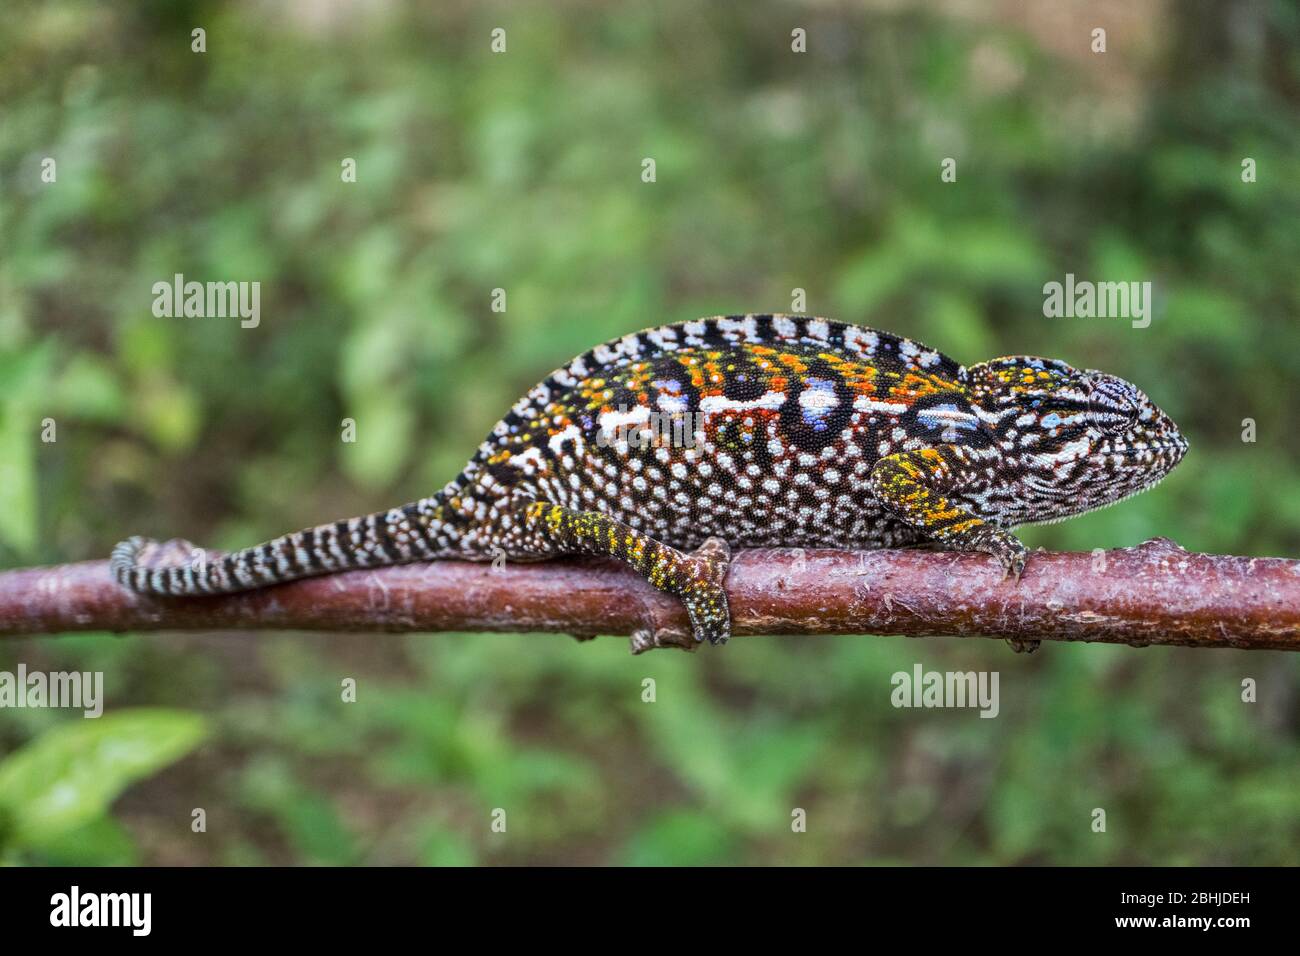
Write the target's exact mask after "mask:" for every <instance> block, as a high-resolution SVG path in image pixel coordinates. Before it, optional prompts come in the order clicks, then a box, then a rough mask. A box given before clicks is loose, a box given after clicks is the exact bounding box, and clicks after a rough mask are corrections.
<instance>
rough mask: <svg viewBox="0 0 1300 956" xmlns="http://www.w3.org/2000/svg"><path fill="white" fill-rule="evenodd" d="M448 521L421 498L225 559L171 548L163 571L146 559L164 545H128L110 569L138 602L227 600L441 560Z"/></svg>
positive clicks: (437, 504)
mask: <svg viewBox="0 0 1300 956" xmlns="http://www.w3.org/2000/svg"><path fill="white" fill-rule="evenodd" d="M448 517H449V516H447V509H445V507H444V506H443V503H442V500H441V496H435V497H433V498H423V499H421V500H420V501H416V502H412V503H411V504H408V505H404V506H402V507H400V508H393V509H392V510H390V511H377V512H375V513H374V514H371V515H366V516H365V517H361V518H350V519H348V520H346V521H336V522H334V523H332V524H323V525H318V526H317V527H315V528H307V529H304V530H302V531H295V532H293V533H292V534H286V535H281V536H280V537H278V538H273V539H272V540H270V541H267V542H265V543H263V544H259V545H255V546H253V547H251V548H245V549H244V550H242V551H234V552H231V553H230V554H210V553H208V552H206V551H204V550H203V549H201V548H192V549H191V548H183V549H178V548H176V546H175V545H172V550H180V551H181V553H180V554H178V555H176V557H174V558H170V559H169V560H168V563H166V564H163V565H161V566H154V564H153V563H152V562H151V561H149V560H148V558H149V553H148V552H150V551H153V550H155V549H158V548H165V547H166V545H159V544H158V542H156V541H152V540H150V539H149V538H141V537H134V538H127V539H126V540H125V541H123V542H121V543H120V544H118V546H117V547H115V548H114V549H113V554H112V557H111V558H110V559H109V566H110V568H111V569H112V572H113V577H114V578H116V579H117V581H118V583H120V584H122V585H124V586H125V587H128V588H130V589H131V590H132V591H137V592H139V593H141V594H175V595H193V594H228V593H230V592H232V591H248V590H251V589H253V588H260V587H266V586H267V585H271V584H280V583H283V582H285V581H296V580H298V579H299V578H308V577H313V576H315V575H318V574H330V573H332V572H335V571H345V570H348V569H350V568H376V567H383V566H385V565H391V564H405V563H407V562H410V561H424V560H431V559H433V558H439V557H446V556H447V554H448V553H449V550H450V545H451V543H452V542H453V541H454V540H455V538H456V536H457V535H456V529H455V527H454V526H453V524H452V523H451V522H450V521H448V520H447V519H448ZM142 558H143V559H145V561H144V563H141V559H142Z"/></svg>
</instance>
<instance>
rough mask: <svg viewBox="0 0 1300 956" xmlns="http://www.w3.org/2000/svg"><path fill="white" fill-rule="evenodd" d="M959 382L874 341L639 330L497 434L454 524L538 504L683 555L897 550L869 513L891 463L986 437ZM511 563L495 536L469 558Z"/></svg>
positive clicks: (894, 340) (596, 352)
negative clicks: (718, 548) (587, 514)
mask: <svg viewBox="0 0 1300 956" xmlns="http://www.w3.org/2000/svg"><path fill="white" fill-rule="evenodd" d="M959 371H960V367H959V366H958V365H957V364H956V363H955V362H953V361H952V360H951V359H949V358H947V357H946V356H944V355H942V354H940V353H938V352H935V351H933V350H930V349H927V348H925V347H924V346H922V345H919V344H917V343H915V342H912V341H910V340H908V339H903V338H900V337H898V336H894V335H890V334H888V333H884V332H877V331H874V330H871V329H866V328H863V327H860V326H853V325H845V324H842V323H838V322H831V321H827V320H823V319H812V318H802V317H795V316H779V315H778V316H772V315H752V316H734V317H721V318H709V319H701V320H698V321H694V322H686V323H679V324H676V325H669V326H664V327H661V328H657V329H651V330H648V331H645V332H640V333H636V334H633V335H628V336H625V337H624V338H622V339H619V340H616V341H614V342H610V343H607V344H605V345H602V346H600V347H598V348H596V349H593V350H592V351H590V352H588V353H586V354H585V355H583V356H580V357H579V358H577V359H575V360H574V361H573V362H571V363H570V364H569V365H568V366H566V367H564V368H562V369H559V370H557V371H556V372H555V373H553V374H552V375H551V376H549V377H548V378H547V379H546V380H545V381H544V382H543V383H542V384H540V385H539V386H538V387H537V388H535V389H533V390H532V392H530V393H529V395H528V396H527V397H526V398H525V399H524V400H521V401H520V402H519V403H518V404H517V405H516V406H515V407H514V409H513V410H512V411H511V413H510V414H509V415H507V416H506V417H505V419H503V420H502V422H501V423H500V424H499V425H498V426H497V427H496V429H494V431H493V434H492V435H491V436H489V438H488V440H487V442H485V443H484V445H483V447H482V448H480V450H479V454H478V455H477V456H475V460H474V461H473V462H471V463H470V466H469V467H468V468H467V469H466V473H465V475H464V476H462V479H461V481H460V482H459V485H460V487H459V489H458V493H459V495H460V496H461V501H462V502H463V507H464V509H465V510H466V511H468V510H470V509H472V508H473V507H474V504H473V503H481V502H485V501H486V502H490V503H491V504H489V510H490V509H491V508H492V507H493V506H494V505H495V506H496V507H497V508H498V509H499V510H501V511H509V510H511V509H512V508H515V507H518V504H519V502H521V501H527V500H531V499H534V498H539V499H543V500H546V501H550V502H554V503H557V504H561V505H565V506H566V507H569V508H573V509H581V510H596V511H600V512H603V513H606V514H609V515H611V516H614V517H617V518H619V519H621V520H622V521H625V522H626V523H627V524H628V525H630V526H631V527H633V528H636V529H638V530H641V531H644V532H646V533H647V534H650V535H653V536H654V537H656V538H659V539H660V540H663V541H665V542H667V543H669V544H672V545H674V546H677V547H680V548H693V547H696V546H697V545H698V544H700V543H701V542H703V541H704V540H705V539H706V538H708V537H710V536H712V535H719V536H722V537H725V538H726V540H727V541H728V542H729V543H731V544H733V545H737V546H760V545H785V546H799V545H827V546H829V545H836V546H840V547H846V546H847V547H884V546H890V545H895V544H907V543H911V542H914V541H916V540H917V539H918V537H919V536H918V535H917V533H916V532H915V531H914V530H913V529H912V528H910V527H908V526H907V525H905V524H903V523H902V522H899V521H895V520H893V519H892V518H891V517H890V516H889V515H888V514H886V513H885V512H883V510H882V509H881V508H880V507H879V506H878V505H877V504H876V502H875V499H874V498H873V497H872V495H871V494H870V491H869V486H868V478H869V476H870V473H871V469H872V467H873V466H874V465H875V463H876V461H877V460H878V459H880V458H881V457H883V456H884V455H887V454H892V453H895V452H898V451H902V450H905V449H906V450H911V449H914V448H919V447H922V446H924V445H925V444H926V443H927V440H928V439H929V438H930V437H933V438H934V439H935V440H940V439H942V438H943V437H944V436H947V438H948V439H949V440H952V439H953V438H955V437H960V436H962V435H968V436H970V439H971V440H972V441H976V442H978V441H979V440H980V438H981V435H980V432H979V422H978V419H977V418H976V417H975V416H974V414H972V412H971V409H970V407H969V404H968V403H967V402H966V401H965V399H964V398H963V395H962V392H961V390H960V386H959V385H958V384H957V376H958V373H959ZM465 544H466V546H467V547H471V548H473V549H474V550H478V549H480V548H482V547H483V546H484V545H485V544H486V545H488V546H489V547H491V546H494V545H496V546H502V547H504V550H505V551H506V552H507V553H511V554H514V553H520V554H521V555H523V554H526V553H531V552H534V551H535V550H536V546H537V542H535V541H529V540H526V539H525V538H524V537H523V536H521V535H518V534H516V535H510V534H506V535H505V536H504V537H498V538H497V540H495V541H493V542H490V543H489V542H487V541H484V540H479V538H478V536H477V535H474V536H472V539H471V540H467V541H466V542H465Z"/></svg>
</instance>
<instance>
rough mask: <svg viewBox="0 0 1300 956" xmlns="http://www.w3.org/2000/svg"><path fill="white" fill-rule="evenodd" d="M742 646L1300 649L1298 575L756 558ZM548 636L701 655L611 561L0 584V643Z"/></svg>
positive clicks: (958, 557)
mask: <svg viewBox="0 0 1300 956" xmlns="http://www.w3.org/2000/svg"><path fill="white" fill-rule="evenodd" d="M727 592H728V595H729V596H730V600H731V608H732V615H733V618H734V632H735V633H736V634H737V635H751V634H910V635H944V634H952V635H971V636H984V637H1015V638H1020V639H1022V640H1028V639H1034V638H1037V639H1045V640H1068V641H1074V640H1079V641H1106V642H1109V643H1116V644H1131V645H1134V646H1143V645H1146V644H1181V645H1187V646H1191V647H1237V648H1250V649H1272V650H1300V561H1289V560H1283V559H1280V558H1240V557H1225V556H1218V555H1207V554H1191V553H1189V552H1187V551H1184V550H1183V549H1182V548H1180V547H1178V546H1177V545H1176V544H1174V543H1173V542H1171V541H1167V540H1164V539H1157V540H1154V541H1148V542H1147V543H1145V544H1143V545H1141V546H1140V547H1137V548H1126V549H1122V550H1117V551H1107V552H1104V553H1102V552H1097V553H1096V554H1095V555H1094V554H1087V553H1070V554H1060V553H1048V552H1042V553H1037V554H1034V555H1032V556H1031V557H1030V560H1029V564H1028V566H1027V568H1026V570H1025V574H1024V577H1023V578H1021V580H1020V581H1019V582H1015V581H1009V580H1008V581H1003V580H1002V576H1001V572H1000V571H999V570H998V569H997V568H996V567H995V566H994V564H993V562H991V561H990V560H989V559H988V558H987V557H984V556H980V555H963V554H944V553H938V552H925V551H872V552H862V553H848V552H842V551H808V552H799V551H789V550H759V551H744V552H740V553H739V554H737V555H736V557H735V559H734V561H733V563H732V567H731V572H730V574H729V576H728V578H727ZM228 629H241V630H267V629H293V630H330V631H551V632H561V633H567V634H573V635H578V636H594V635H596V634H636V635H637V639H636V640H635V641H634V645H636V644H637V643H638V642H639V645H640V647H645V646H654V645H656V644H684V643H689V641H688V640H687V638H686V634H687V628H686V615H685V612H684V611H683V610H682V608H681V606H680V605H679V604H678V602H677V601H676V600H675V599H674V598H671V597H669V596H667V595H664V594H660V593H659V592H657V591H655V590H653V589H652V588H651V587H650V586H649V585H648V584H646V583H645V582H644V581H642V580H640V579H639V578H638V577H637V576H636V575H635V574H633V573H632V572H631V571H630V570H628V569H626V568H624V567H622V566H621V565H618V564H614V563H609V562H595V561H591V562H567V561H566V562H549V563H545V564H533V565H509V566H506V567H504V568H501V569H496V570H494V569H493V568H492V567H491V566H489V565H482V564H466V563H461V562H456V561H445V562H437V563H435V564H419V565H408V566H406V567H397V568H384V569H381V570H375V571H353V572H349V573H345V574H337V575H332V576H329V577H323V578H315V579H312V580H307V581H299V582H296V583H294V584H286V585H281V586H279V587H275V588H267V589H265V590H261V591H253V592H249V593H247V594H235V595H229V596H225V597H207V598H145V597H139V596H137V595H135V594H132V593H130V592H128V591H126V590H124V589H123V588H121V587H119V586H118V585H117V584H116V583H115V582H114V581H113V580H112V579H111V578H110V577H109V574H108V565H107V563H106V562H102V561H93V562H85V563H82V564H69V565H61V566H58V567H50V568H33V569H30V570H22V571H9V572H5V573H0V634H42V633H57V632H62V631H85V630H109V631H154V630H169V631H175V630H205V631H206V630H228Z"/></svg>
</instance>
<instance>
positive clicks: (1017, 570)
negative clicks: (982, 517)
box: [967, 524, 1029, 581]
mask: <svg viewBox="0 0 1300 956" xmlns="http://www.w3.org/2000/svg"><path fill="white" fill-rule="evenodd" d="M967 547H968V549H969V550H971V551H983V552H984V553H985V554H991V555H993V557H995V558H997V559H998V563H999V564H1001V565H1002V579H1003V580H1006V579H1007V578H1008V577H1010V578H1013V579H1015V580H1017V581H1019V580H1020V575H1021V574H1023V573H1024V571H1025V558H1026V557H1027V556H1028V554H1029V549H1028V548H1026V547H1025V546H1024V544H1023V543H1022V542H1021V540H1020V539H1019V538H1017V537H1016V536H1015V535H1014V534H1012V533H1011V532H1010V531H1003V530H1002V529H1001V528H995V527H994V526H993V525H991V524H984V525H980V527H979V528H978V529H977V530H976V531H975V532H974V533H973V534H972V535H971V537H970V541H969V543H968V545H967Z"/></svg>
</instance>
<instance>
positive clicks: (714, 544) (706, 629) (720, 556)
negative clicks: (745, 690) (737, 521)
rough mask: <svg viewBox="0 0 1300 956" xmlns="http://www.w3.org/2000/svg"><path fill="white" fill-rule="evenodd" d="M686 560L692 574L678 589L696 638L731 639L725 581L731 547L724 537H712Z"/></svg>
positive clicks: (710, 640)
mask: <svg viewBox="0 0 1300 956" xmlns="http://www.w3.org/2000/svg"><path fill="white" fill-rule="evenodd" d="M683 563H684V564H685V567H686V570H687V572H688V578H687V580H686V582H685V583H684V584H683V585H682V586H681V589H680V590H679V592H678V593H679V594H680V595H681V599H682V603H683V604H685V605H686V613H687V614H688V615H689V616H690V619H691V632H692V634H693V635H694V636H695V640H696V641H700V642H703V641H706V640H707V641H708V642H709V643H710V644H725V643H727V640H728V638H730V637H731V610H730V608H729V607H728V605H727V592H726V591H724V590H723V587H722V584H723V582H724V581H725V580H726V578H727V570H728V568H729V567H730V566H731V549H730V548H728V547H727V542H725V541H723V540H722V539H721V538H709V539H708V540H707V541H705V542H704V544H702V545H700V546H699V548H697V549H696V550H695V551H693V552H691V554H690V555H689V556H688V557H687V558H686V559H685V561H684V562H683Z"/></svg>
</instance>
